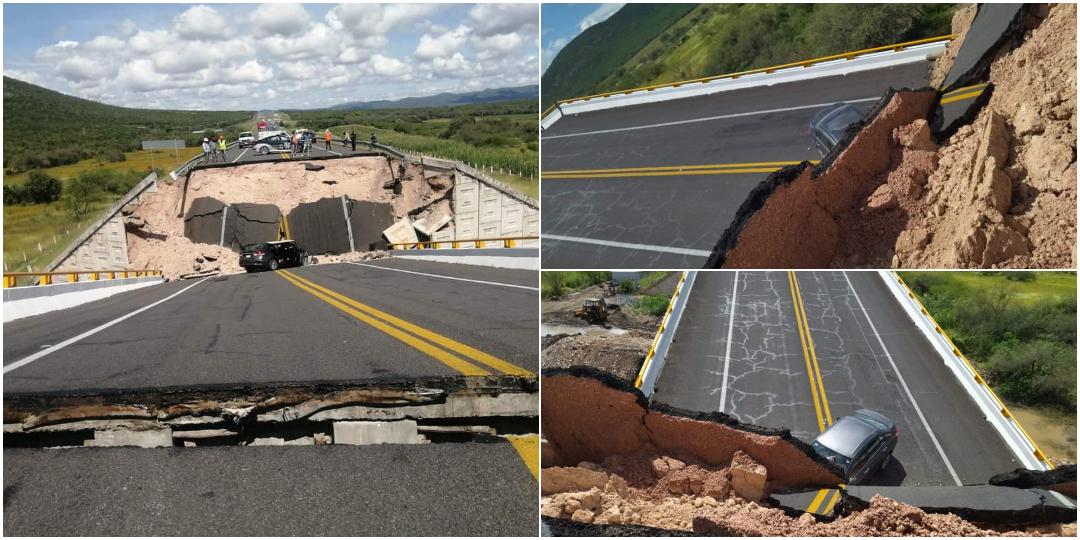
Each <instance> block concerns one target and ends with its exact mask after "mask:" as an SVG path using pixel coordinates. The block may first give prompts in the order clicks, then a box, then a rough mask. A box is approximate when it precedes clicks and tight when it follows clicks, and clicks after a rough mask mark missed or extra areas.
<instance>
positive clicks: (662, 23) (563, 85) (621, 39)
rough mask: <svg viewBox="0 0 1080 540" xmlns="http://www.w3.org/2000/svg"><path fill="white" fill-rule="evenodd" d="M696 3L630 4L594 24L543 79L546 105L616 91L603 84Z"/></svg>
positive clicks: (552, 63) (553, 65)
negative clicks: (602, 82)
mask: <svg viewBox="0 0 1080 540" xmlns="http://www.w3.org/2000/svg"><path fill="white" fill-rule="evenodd" d="M694 6H695V5H694V4H627V5H626V6H624V7H623V8H622V9H620V10H619V11H618V12H617V13H615V14H614V15H612V16H611V17H610V18H608V19H607V20H606V21H604V22H602V23H599V24H596V25H593V26H591V27H589V29H587V30H585V31H584V32H582V33H581V34H579V35H578V36H577V37H575V38H574V39H573V40H572V41H571V42H570V43H568V44H567V45H566V47H563V49H562V50H561V51H559V54H558V55H557V56H556V57H555V59H554V60H553V61H552V62H551V65H550V66H548V69H547V71H545V72H544V75H543V78H542V79H541V84H540V89H541V90H540V92H541V99H542V100H543V106H544V107H545V108H546V107H547V106H549V105H551V104H552V103H554V102H556V101H558V100H560V99H566V98H572V97H579V96H583V95H586V94H596V93H600V92H605V91H608V90H613V88H607V87H605V86H603V85H602V84H601V81H602V80H603V79H604V77H606V76H607V75H608V74H610V73H612V72H614V71H615V70H616V69H618V68H619V67H620V66H623V65H624V64H625V63H626V62H628V61H629V60H630V58H631V57H632V56H633V55H634V53H636V52H638V50H640V49H641V48H642V47H644V46H645V45H646V44H648V43H649V42H650V41H652V40H653V38H655V37H656V36H657V35H659V34H660V33H661V32H663V31H664V30H666V29H668V28H669V27H671V25H672V24H674V23H675V22H677V21H679V20H680V19H682V18H683V17H684V16H686V15H687V13H689V12H690V11H691V10H693V9H694Z"/></svg>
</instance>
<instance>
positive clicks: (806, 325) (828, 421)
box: [791, 272, 833, 426]
mask: <svg viewBox="0 0 1080 540" xmlns="http://www.w3.org/2000/svg"><path fill="white" fill-rule="evenodd" d="M791 281H792V284H793V285H794V291H795V296H796V298H797V299H798V304H799V307H798V311H799V312H800V313H801V314H802V320H803V332H805V333H806V343H807V349H809V350H810V359H811V360H812V361H813V363H814V375H815V377H816V378H817V385H818V394H819V395H820V396H821V406H822V408H823V411H824V415H823V419H824V420H825V425H827V426H831V425H832V423H833V422H832V411H830V410H829V399H828V397H826V396H825V383H824V382H823V381H822V379H821V366H820V365H818V359H817V351H816V350H815V348H814V338H813V337H812V336H811V335H810V322H809V321H808V319H807V318H806V304H804V303H803V297H802V291H800V290H799V276H798V275H796V274H795V272H792V273H791Z"/></svg>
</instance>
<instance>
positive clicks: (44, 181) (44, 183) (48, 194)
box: [22, 171, 64, 204]
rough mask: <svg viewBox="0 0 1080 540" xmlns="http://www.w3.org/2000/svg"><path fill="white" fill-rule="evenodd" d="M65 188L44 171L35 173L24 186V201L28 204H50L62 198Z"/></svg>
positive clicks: (32, 173)
mask: <svg viewBox="0 0 1080 540" xmlns="http://www.w3.org/2000/svg"><path fill="white" fill-rule="evenodd" d="M63 190H64V186H63V184H61V183H60V181H59V180H57V179H55V178H53V177H51V176H49V175H47V174H45V173H44V172H42V171H33V172H31V173H30V178H29V179H27V181H26V183H25V184H23V187H22V191H23V199H24V200H25V201H26V203H27V204H48V203H51V202H54V201H56V200H58V199H59V198H60V194H61V193H62V192H63Z"/></svg>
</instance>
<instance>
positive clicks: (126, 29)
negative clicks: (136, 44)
mask: <svg viewBox="0 0 1080 540" xmlns="http://www.w3.org/2000/svg"><path fill="white" fill-rule="evenodd" d="M138 31H139V25H138V24H137V23H136V22H135V21H133V20H131V19H124V20H122V21H120V22H118V23H116V33H117V34H119V35H120V37H124V38H126V37H131V36H133V35H135V32H138Z"/></svg>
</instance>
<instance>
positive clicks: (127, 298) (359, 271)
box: [4, 259, 539, 394]
mask: <svg viewBox="0 0 1080 540" xmlns="http://www.w3.org/2000/svg"><path fill="white" fill-rule="evenodd" d="M373 264H375V265H379V266H386V267H392V268H401V269H406V270H411V271H419V272H425V273H430V274H439V275H446V276H452V277H460V278H464V279H473V280H481V281H491V282H501V283H515V284H524V285H527V286H532V287H535V286H536V273H535V272H529V271H526V270H506V269H498V268H489V267H478V266H471V265H465V264H448V263H435V262H426V261H411V260H401V259H389V260H385V261H377V262H376V263H373ZM288 271H289V272H291V273H293V274H295V275H297V276H300V277H304V278H306V279H308V280H310V281H313V282H315V283H317V284H319V285H322V286H323V287H327V288H329V289H331V290H334V291H336V292H338V293H340V294H343V295H345V296H348V297H349V298H352V299H355V300H357V301H359V302H362V303H364V304H366V305H369V306H372V307H374V308H376V309H379V310H382V311H385V312H389V313H391V314H393V315H395V316H398V317H400V318H402V319H405V320H406V321H409V322H411V323H413V324H416V325H419V326H422V327H424V328H427V329H429V330H432V331H434V332H437V333H439V334H442V335H444V336H447V337H449V338H451V339H454V340H457V341H460V342H463V343H465V344H468V345H471V346H473V347H475V348H477V349H480V350H481V351H484V352H487V353H488V354H492V355H494V356H496V357H499V358H502V359H504V360H506V361H508V362H510V363H513V364H515V365H517V366H520V367H524V368H526V369H528V370H530V371H532V372H534V373H535V372H536V371H537V369H538V365H539V358H538V355H537V350H536V339H537V338H536V336H537V333H538V325H539V323H538V321H537V316H536V313H537V310H538V301H539V300H538V298H537V294H536V291H535V290H530V289H520V288H511V287H500V286H496V285H488V284H482V283H474V282H468V281H459V280H450V279H441V278H436V277H429V276H423V275H416V274H409V273H404V272H393V271H389V270H382V269H376V268H368V267H362V266H356V265H352V264H321V265H315V266H307V267H303V268H293V269H289V270H288ZM192 283H194V280H192V281H183V282H172V283H165V284H162V285H157V286H154V287H148V288H145V289H139V290H136V291H132V292H128V293H121V294H119V295H115V296H112V297H110V298H108V299H105V300H102V301H98V302H93V303H89V304H85V305H82V306H78V307H75V308H71V309H67V310H62V311H55V312H52V313H47V314H43V315H39V316H36V317H29V318H26V319H21V320H18V321H13V322H10V323H7V324H5V325H4V364H5V365H8V364H10V363H12V362H14V361H17V360H20V359H22V358H25V357H26V356H28V355H30V354H33V353H36V352H38V351H42V350H46V349H48V348H49V347H52V346H54V345H56V344H57V343H60V342H62V341H64V340H66V339H69V338H71V337H73V336H77V335H79V334H80V333H81V332H84V331H86V330H88V329H91V328H94V327H96V326H98V325H101V324H103V323H106V322H108V321H111V320H113V319H115V318H117V317H120V316H122V315H125V314H128V313H130V312H131V311H133V310H135V309H138V308H141V307H143V306H145V305H147V304H150V303H151V302H153V301H156V300H159V299H161V298H165V297H167V296H169V295H170V294H172V293H174V292H176V291H179V290H180V289H182V288H183V287H186V286H188V285H190V284H192ZM492 372H493V373H494V371H493V370H492ZM459 374H460V373H459V372H458V371H456V370H454V369H452V368H450V367H448V366H446V365H444V364H442V363H441V362H439V361H437V360H435V359H434V358H432V357H430V356H428V355H426V354H424V353H422V352H420V351H418V350H416V349H414V348H412V347H410V346H409V345H406V344H405V343H404V342H402V341H399V340H397V339H395V338H393V337H391V336H389V335H387V334H385V333H383V332H381V331H379V330H377V329H375V328H374V327H372V326H369V325H367V324H365V323H363V322H361V321H359V320H357V319H356V318H354V317H352V316H351V315H348V314H346V313H344V312H342V311H341V310H339V309H337V308H336V307H334V306H331V305H330V304H327V303H325V302H323V301H322V300H320V299H318V298H316V297H315V296H313V295H311V294H309V293H308V292H305V291H304V290H301V289H300V288H298V287H297V286H295V285H293V284H292V283H290V282H289V281H286V279H285V278H284V277H282V276H280V275H277V274H276V273H274V272H259V273H254V274H234V275H228V276H217V277H212V278H210V279H208V280H206V281H204V282H202V283H200V284H198V285H196V286H194V287H192V288H191V289H189V290H187V291H186V292H184V293H182V294H180V295H179V296H177V297H175V298H173V299H171V300H168V301H167V302H164V303H163V304H160V305H158V306H156V307H154V308H152V309H150V310H148V311H145V312H143V313H142V314H140V315H138V316H136V317H132V318H130V319H127V320H125V321H123V322H120V323H118V324H116V325H114V326H112V327H109V328H107V329H105V330H102V331H101V332H99V333H97V334H94V335H92V336H89V337H87V338H85V339H83V340H81V341H78V342H76V343H74V344H72V345H69V346H67V347H66V348H63V349H59V350H57V351H56V352H54V353H52V354H49V355H46V356H44V357H42V358H40V359H38V360H36V361H34V362H32V363H30V364H28V365H25V366H23V367H20V368H17V369H15V370H13V371H10V372H8V373H5V374H4V392H5V394H11V393H23V392H72V391H81V390H104V389H109V390H117V389H124V390H134V389H146V388H167V387H200V386H202V385H228V384H247V383H287V382H318V381H342V382H344V381H350V382H352V381H363V380H378V379H399V380H400V379H407V378H415V377H443V376H453V375H459Z"/></svg>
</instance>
